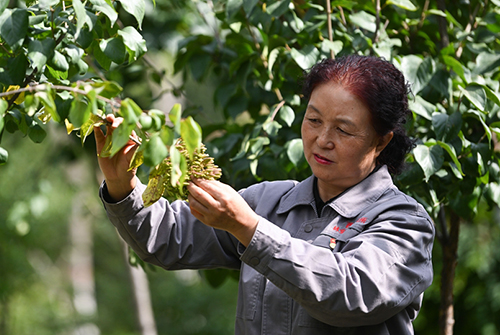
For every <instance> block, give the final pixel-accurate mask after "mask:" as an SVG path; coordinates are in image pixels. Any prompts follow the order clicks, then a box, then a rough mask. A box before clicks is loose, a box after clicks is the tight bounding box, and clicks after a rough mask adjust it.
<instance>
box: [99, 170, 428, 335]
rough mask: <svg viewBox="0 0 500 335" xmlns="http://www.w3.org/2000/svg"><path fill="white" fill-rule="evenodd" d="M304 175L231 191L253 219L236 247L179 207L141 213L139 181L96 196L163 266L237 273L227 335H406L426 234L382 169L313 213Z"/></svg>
mask: <svg viewBox="0 0 500 335" xmlns="http://www.w3.org/2000/svg"><path fill="white" fill-rule="evenodd" d="M313 181H314V177H313V176H311V177H310V178H308V179H306V180H305V181H303V182H300V183H298V182H295V181H276V182H263V183H259V184H256V185H253V186H251V187H249V188H247V189H244V190H242V191H240V194H241V195H242V196H243V198H244V199H245V200H246V201H247V202H248V203H249V205H250V206H251V207H252V208H253V209H254V210H255V212H256V213H257V214H259V215H260V216H261V219H260V221H259V224H258V226H257V230H256V232H255V234H254V236H253V238H252V240H251V242H250V244H249V245H248V247H247V248H245V247H244V246H243V245H241V244H240V243H239V242H238V241H237V240H236V239H235V238H234V237H233V236H232V235H230V234H229V233H227V232H224V231H221V230H217V229H213V228H210V227H207V226H205V225H204V224H202V223H201V222H199V221H197V220H196V219H195V218H194V217H193V216H192V215H191V214H190V211H189V206H188V204H187V203H186V202H182V201H175V202H173V203H172V204H169V203H168V202H167V201H166V200H164V199H161V200H160V201H159V202H157V203H156V204H154V205H153V206H151V207H148V208H144V206H143V203H142V199H141V194H142V191H143V190H144V188H145V186H144V185H142V184H139V185H138V186H137V187H136V189H135V190H134V191H133V192H132V193H131V194H130V195H129V196H128V197H127V198H125V199H124V200H122V201H120V202H118V203H109V202H106V200H105V198H106V196H105V194H106V190H105V184H103V186H102V187H101V192H100V194H101V199H102V200H103V203H104V206H105V208H106V210H107V213H108V216H109V218H110V220H111V222H112V223H113V224H114V225H115V227H116V228H117V229H118V232H119V233H120V235H121V236H122V237H123V239H124V240H125V241H126V242H127V243H128V244H129V245H130V246H131V247H132V248H133V249H134V250H135V252H136V253H137V254H138V255H139V256H140V257H141V258H142V259H143V260H145V261H147V262H150V263H152V264H155V265H158V266H160V267H163V268H165V269H169V270H176V269H200V268H216V267H223V268H233V269H240V270H241V271H240V283H239V294H238V306H237V311H236V324H235V333H236V334H251V335H257V334H258V335H265V334H269V335H282V334H283V335H285V334H290V335H299V334H311V335H312V334H314V335H321V334H329V335H333V334H370V335H383V334H384V335H385V334H391V335H406V334H413V326H412V321H413V320H414V319H415V317H416V316H417V314H418V311H419V309H420V306H421V303H422V297H423V292H424V290H425V289H426V288H427V287H428V286H429V285H430V284H431V282H432V274H433V272H432V263H431V249H432V244H433V239H434V227H433V224H432V222H431V219H430V218H429V216H428V215H427V213H426V212H425V210H424V209H423V208H422V206H421V205H419V204H418V203H417V202H416V201H415V200H414V199H412V198H411V197H408V196H407V195H405V194H403V193H402V192H400V191H399V190H398V189H397V188H396V187H395V186H394V184H393V182H392V179H391V176H390V175H389V173H388V172H387V168H386V167H385V166H384V167H382V168H380V169H379V170H378V171H377V172H375V173H372V174H371V175H370V176H368V177H367V178H366V179H365V180H363V181H362V182H360V183H359V184H357V185H355V186H353V187H351V188H350V189H348V190H347V191H346V192H344V193H343V194H342V195H341V196H340V197H338V198H336V199H335V200H334V201H333V202H330V203H328V204H327V205H326V206H325V207H324V208H323V209H322V213H320V215H318V213H316V207H315V199H314V195H313Z"/></svg>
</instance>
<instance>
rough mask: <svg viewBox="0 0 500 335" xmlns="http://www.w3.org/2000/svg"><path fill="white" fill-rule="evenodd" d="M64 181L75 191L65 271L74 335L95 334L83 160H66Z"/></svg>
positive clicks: (86, 168)
mask: <svg viewBox="0 0 500 335" xmlns="http://www.w3.org/2000/svg"><path fill="white" fill-rule="evenodd" d="M67 171H68V174H67V177H68V180H69V182H70V183H71V184H72V185H74V186H75V188H76V189H77V190H78V191H77V192H76V194H75V196H74V198H73V203H72V208H71V217H70V222H69V237H70V246H71V247H70V248H71V249H70V259H69V270H70V271H69V272H70V277H71V283H72V288H73V306H74V307H75V310H76V313H77V324H76V325H75V328H74V330H73V332H74V334H81V335H98V334H99V333H100V331H99V328H98V327H97V325H96V324H95V323H93V320H94V319H95V318H96V316H97V299H96V297H95V279H94V262H93V240H92V220H91V217H90V213H89V211H88V208H87V207H86V206H85V204H86V202H87V201H88V200H87V199H91V198H92V197H93V196H91V195H89V192H88V191H87V190H86V187H85V186H86V185H88V184H89V180H92V179H90V178H91V176H90V174H89V171H92V169H90V168H89V166H88V161H87V160H86V159H81V160H79V161H74V162H72V163H70V165H69V167H68V169H67Z"/></svg>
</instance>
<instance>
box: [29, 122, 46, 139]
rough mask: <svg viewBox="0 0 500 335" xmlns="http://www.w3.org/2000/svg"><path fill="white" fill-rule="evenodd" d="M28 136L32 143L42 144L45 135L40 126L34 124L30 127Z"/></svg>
mask: <svg viewBox="0 0 500 335" xmlns="http://www.w3.org/2000/svg"><path fill="white" fill-rule="evenodd" d="M28 136H29V138H30V139H31V140H32V141H33V142H35V143H42V142H43V140H44V139H45V137H46V136H47V133H46V132H45V130H43V128H42V127H40V125H38V124H37V123H35V124H34V125H32V126H30V128H29V132H28Z"/></svg>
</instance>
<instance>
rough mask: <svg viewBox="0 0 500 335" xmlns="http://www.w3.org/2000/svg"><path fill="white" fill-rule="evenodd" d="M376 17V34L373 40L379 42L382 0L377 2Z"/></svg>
mask: <svg viewBox="0 0 500 335" xmlns="http://www.w3.org/2000/svg"><path fill="white" fill-rule="evenodd" d="M375 9H376V11H377V13H376V19H375V36H373V42H374V43H377V42H378V34H379V26H380V0H377V4H376V8H375Z"/></svg>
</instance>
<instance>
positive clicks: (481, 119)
mask: <svg viewBox="0 0 500 335" xmlns="http://www.w3.org/2000/svg"><path fill="white" fill-rule="evenodd" d="M465 115H469V116H472V117H474V118H475V119H477V120H479V122H481V124H482V125H483V129H484V132H485V134H486V136H487V137H488V145H490V146H491V129H490V127H488V125H487V124H486V121H485V120H484V118H485V115H484V114H483V113H479V112H478V111H477V110H473V109H469V110H468V111H467V113H465Z"/></svg>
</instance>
